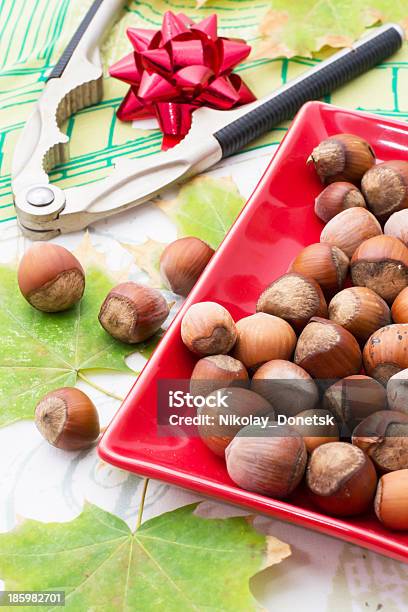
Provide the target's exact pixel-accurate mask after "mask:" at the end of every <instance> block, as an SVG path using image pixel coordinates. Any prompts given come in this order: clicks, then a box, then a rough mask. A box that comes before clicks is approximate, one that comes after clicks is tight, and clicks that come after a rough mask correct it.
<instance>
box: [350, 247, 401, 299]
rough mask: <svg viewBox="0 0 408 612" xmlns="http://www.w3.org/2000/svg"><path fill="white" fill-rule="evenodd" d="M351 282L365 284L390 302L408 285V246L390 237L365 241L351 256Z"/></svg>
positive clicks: (363, 285)
mask: <svg viewBox="0 0 408 612" xmlns="http://www.w3.org/2000/svg"><path fill="white" fill-rule="evenodd" d="M351 278H352V280H353V284H354V285H358V286H360V287H368V288H369V289H372V290H373V291H375V292H376V293H377V294H378V295H379V296H381V297H382V298H383V299H384V300H385V301H387V302H392V301H393V300H394V299H395V298H396V297H397V295H398V294H399V292H400V291H402V289H404V287H406V286H407V285H408V249H407V247H406V246H405V245H404V244H403V243H402V242H401V241H400V240H398V239H397V238H393V237H392V236H375V237H373V238H370V239H369V240H365V241H364V242H363V243H362V244H360V246H359V247H358V248H357V249H356V251H355V252H354V254H353V257H352V259H351Z"/></svg>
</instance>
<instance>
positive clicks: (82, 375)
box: [77, 370, 125, 402]
mask: <svg viewBox="0 0 408 612" xmlns="http://www.w3.org/2000/svg"><path fill="white" fill-rule="evenodd" d="M77 376H78V378H80V379H81V380H83V381H84V382H86V383H87V384H88V385H90V386H91V387H93V388H94V389H96V390H97V391H100V392H101V393H104V394H105V395H108V396H109V397H112V398H113V399H116V400H119V401H120V402H123V401H124V399H125V398H124V397H121V396H120V395H116V393H113V392H112V391H108V390H107V389H104V388H103V387H100V386H99V385H98V384H97V383H96V382H94V381H93V380H91V379H90V378H88V377H87V376H85V374H83V373H82V372H81V371H80V370H78V371H77Z"/></svg>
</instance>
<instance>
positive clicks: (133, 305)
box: [98, 281, 169, 344]
mask: <svg viewBox="0 0 408 612" xmlns="http://www.w3.org/2000/svg"><path fill="white" fill-rule="evenodd" d="M168 314H169V307H168V304H167V302H166V300H165V299H164V297H163V296H162V294H161V293H160V291H158V290H157V289H152V288H151V287H145V286H144V285H139V284H138V283H133V282H130V281H129V282H127V283H120V284H119V285H116V287H114V288H113V289H111V290H110V291H109V293H108V295H107V296H106V298H105V300H104V302H103V304H102V306H101V309H100V311H99V317H98V318H99V322H100V324H101V325H102V327H103V328H104V329H105V331H107V332H108V334H110V335H111V336H112V337H113V338H116V340H120V341H121V342H126V343H127V344H135V343H137V342H143V341H144V340H147V338H150V337H151V336H153V334H155V333H156V332H157V331H158V329H160V326H161V324H162V323H163V322H164V321H165V320H166V319H167V317H168Z"/></svg>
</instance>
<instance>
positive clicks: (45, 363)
mask: <svg viewBox="0 0 408 612" xmlns="http://www.w3.org/2000/svg"><path fill="white" fill-rule="evenodd" d="M113 285H114V283H113V282H112V280H111V279H109V278H108V277H107V275H106V274H105V273H104V272H102V271H101V270H100V269H98V268H96V267H90V268H89V269H87V270H86V289H85V294H84V297H83V299H82V300H81V302H80V303H79V304H77V305H76V306H75V307H74V308H72V309H70V310H68V311H66V312H62V313H53V314H47V313H42V312H39V311H37V310H35V309H34V308H32V307H31V306H30V305H29V304H28V303H27V302H26V301H25V299H24V298H23V297H22V296H21V294H20V291H19V289H18V285H17V279H16V270H15V269H14V268H10V267H5V266H0V330H1V336H2V340H1V343H0V425H6V424H10V423H12V422H14V421H16V420H19V419H23V418H32V417H33V412H34V407H35V404H36V403H37V402H38V400H39V399H40V398H41V397H42V396H43V395H44V394H45V393H47V392H48V391H51V390H52V389H56V388H58V387H63V386H72V385H75V383H76V380H77V376H78V372H79V371H80V370H88V369H95V368H103V369H109V370H118V371H122V372H131V370H130V369H129V368H128V367H127V366H126V364H125V360H124V358H125V356H127V355H129V354H130V353H132V352H134V351H135V350H136V347H130V346H128V345H125V344H122V343H120V342H117V341H116V340H114V339H113V338H111V337H110V336H109V335H108V334H107V333H106V332H105V331H104V330H103V329H102V327H101V326H100V324H99V321H98V312H99V309H100V306H101V303H102V301H103V300H104V298H105V297H106V294H107V293H108V292H109V290H110V289H111V288H112V286H113ZM137 348H138V349H139V350H143V349H144V352H146V349H147V345H145V344H142V345H138V347H137Z"/></svg>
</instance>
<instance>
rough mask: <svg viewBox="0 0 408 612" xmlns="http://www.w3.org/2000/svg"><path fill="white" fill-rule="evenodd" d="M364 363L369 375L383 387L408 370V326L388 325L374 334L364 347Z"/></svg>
mask: <svg viewBox="0 0 408 612" xmlns="http://www.w3.org/2000/svg"><path fill="white" fill-rule="evenodd" d="M363 362H364V368H365V371H366V372H367V374H368V375H369V376H372V377H373V378H375V379H376V380H378V381H380V383H381V384H383V385H385V384H386V383H387V382H388V380H389V379H390V378H391V376H394V374H397V372H400V371H401V370H405V368H408V325H406V324H395V325H387V326H386V327H382V328H381V329H379V330H377V331H376V332H374V333H373V335H372V336H370V338H369V339H368V341H367V343H366V345H365V347H364V350H363Z"/></svg>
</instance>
